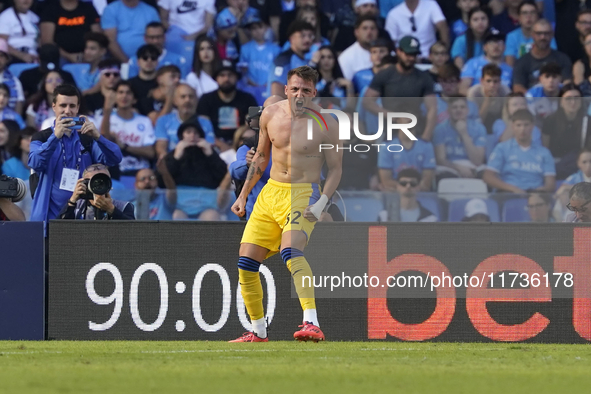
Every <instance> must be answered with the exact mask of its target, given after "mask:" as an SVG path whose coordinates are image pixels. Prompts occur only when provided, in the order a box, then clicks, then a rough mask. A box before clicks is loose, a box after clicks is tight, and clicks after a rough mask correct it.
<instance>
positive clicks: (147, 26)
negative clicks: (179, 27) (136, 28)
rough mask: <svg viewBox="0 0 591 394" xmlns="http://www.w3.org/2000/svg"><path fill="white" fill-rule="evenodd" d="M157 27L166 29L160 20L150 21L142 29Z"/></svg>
mask: <svg viewBox="0 0 591 394" xmlns="http://www.w3.org/2000/svg"><path fill="white" fill-rule="evenodd" d="M157 27H158V28H160V29H162V30H164V31H166V29H165V28H164V25H163V24H162V23H161V22H150V23H148V24H147V25H146V28H145V29H144V31H145V30H148V29H153V28H157Z"/></svg>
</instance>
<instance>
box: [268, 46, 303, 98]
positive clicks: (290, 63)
mask: <svg viewBox="0 0 591 394" xmlns="http://www.w3.org/2000/svg"><path fill="white" fill-rule="evenodd" d="M306 65H308V60H307V59H305V58H304V59H302V58H301V57H299V56H298V55H296V54H295V52H294V51H292V50H291V49H289V50H287V51H285V52H281V53H280V54H279V55H277V56H276V57H275V60H274V61H273V65H272V66H271V70H269V75H268V79H267V97H269V96H270V95H271V85H272V84H273V82H277V83H280V84H281V85H286V84H287V73H288V72H289V70H291V69H293V68H298V67H301V66H306Z"/></svg>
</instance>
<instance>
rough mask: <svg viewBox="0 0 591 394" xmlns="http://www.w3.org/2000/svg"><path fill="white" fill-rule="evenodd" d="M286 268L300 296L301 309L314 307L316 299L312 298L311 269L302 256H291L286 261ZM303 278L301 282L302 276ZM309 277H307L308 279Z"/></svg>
mask: <svg viewBox="0 0 591 394" xmlns="http://www.w3.org/2000/svg"><path fill="white" fill-rule="evenodd" d="M286 265H287V269H288V270H289V272H291V277H292V278H293V283H294V285H295V288H296V292H297V293H298V297H299V298H300V304H301V305H302V309H303V310H306V309H316V300H315V298H314V283H313V281H314V279H313V277H312V269H311V268H310V264H308V261H306V258H305V257H304V256H298V257H293V258H291V259H289V260H287V262H286ZM304 277H305V279H304V280H303V283H302V278H304ZM308 278H309V279H308Z"/></svg>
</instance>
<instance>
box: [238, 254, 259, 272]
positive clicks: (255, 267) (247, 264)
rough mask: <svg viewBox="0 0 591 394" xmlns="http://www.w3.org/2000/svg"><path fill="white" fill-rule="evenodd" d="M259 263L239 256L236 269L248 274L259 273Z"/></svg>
mask: <svg viewBox="0 0 591 394" xmlns="http://www.w3.org/2000/svg"><path fill="white" fill-rule="evenodd" d="M260 266H261V263H259V262H258V261H256V260H253V259H251V258H250V257H245V256H241V257H239V258H238V269H241V270H243V271H250V272H259V268H260Z"/></svg>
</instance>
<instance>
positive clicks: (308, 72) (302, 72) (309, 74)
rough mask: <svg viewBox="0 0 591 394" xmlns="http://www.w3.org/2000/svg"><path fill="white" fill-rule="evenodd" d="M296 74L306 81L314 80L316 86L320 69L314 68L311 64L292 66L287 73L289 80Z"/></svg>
mask: <svg viewBox="0 0 591 394" xmlns="http://www.w3.org/2000/svg"><path fill="white" fill-rule="evenodd" d="M294 75H297V76H298V77H300V78H302V79H303V80H304V81H306V82H312V83H313V84H314V86H316V84H317V83H318V71H316V70H314V69H313V68H312V67H310V66H301V67H296V68H292V69H291V70H289V72H288V73H287V80H288V81H289V79H290V78H291V77H292V76H294Z"/></svg>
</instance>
